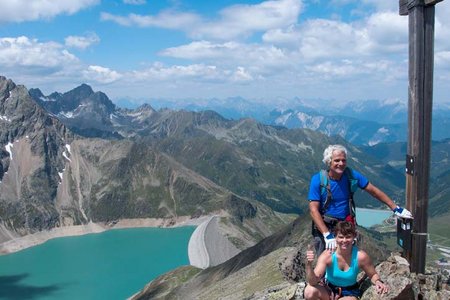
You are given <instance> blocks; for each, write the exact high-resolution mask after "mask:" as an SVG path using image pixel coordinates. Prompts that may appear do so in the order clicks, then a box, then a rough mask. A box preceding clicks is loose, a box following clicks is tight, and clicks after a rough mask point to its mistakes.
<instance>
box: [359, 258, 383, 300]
mask: <svg viewBox="0 0 450 300" xmlns="http://www.w3.org/2000/svg"><path fill="white" fill-rule="evenodd" d="M358 265H359V267H360V268H361V269H362V270H363V271H364V272H365V273H366V275H367V277H369V278H370V281H371V282H372V284H373V285H374V286H375V291H376V292H377V294H384V293H387V292H389V286H388V285H387V284H385V283H384V282H383V281H382V280H381V278H380V275H378V273H377V271H376V270H375V267H374V265H373V264H372V260H371V259H370V256H369V255H368V254H367V253H366V252H364V251H362V250H359V251H358Z"/></svg>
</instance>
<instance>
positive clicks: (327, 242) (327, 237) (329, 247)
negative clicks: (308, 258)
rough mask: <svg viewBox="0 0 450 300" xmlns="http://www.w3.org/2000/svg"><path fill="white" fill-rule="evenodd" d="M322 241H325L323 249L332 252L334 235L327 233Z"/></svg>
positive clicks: (334, 242)
mask: <svg viewBox="0 0 450 300" xmlns="http://www.w3.org/2000/svg"><path fill="white" fill-rule="evenodd" d="M323 239H324V240H325V249H327V250H334V249H335V248H336V238H335V237H334V234H332V233H330V232H329V231H327V232H325V233H324V234H323Z"/></svg>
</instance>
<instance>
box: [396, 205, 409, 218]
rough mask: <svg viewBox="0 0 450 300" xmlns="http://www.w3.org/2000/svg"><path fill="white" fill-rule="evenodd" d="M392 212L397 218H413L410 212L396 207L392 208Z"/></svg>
mask: <svg viewBox="0 0 450 300" xmlns="http://www.w3.org/2000/svg"><path fill="white" fill-rule="evenodd" d="M392 211H393V212H394V214H395V215H396V216H397V217H400V218H405V219H412V218H413V216H412V214H411V212H410V211H409V210H407V209H406V208H403V207H400V206H397V207H396V208H394V209H393V210H392Z"/></svg>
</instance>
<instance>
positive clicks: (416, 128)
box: [397, 0, 443, 274]
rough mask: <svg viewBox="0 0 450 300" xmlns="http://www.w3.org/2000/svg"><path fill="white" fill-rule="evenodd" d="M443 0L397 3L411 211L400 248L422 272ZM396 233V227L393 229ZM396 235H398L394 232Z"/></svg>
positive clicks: (412, 265)
mask: <svg viewBox="0 0 450 300" xmlns="http://www.w3.org/2000/svg"><path fill="white" fill-rule="evenodd" d="M441 1H443V0H400V2H399V8H400V10H399V11H400V15H402V16H405V15H408V19H409V25H408V28H409V68H408V74H409V76H408V77H409V87H408V152H407V155H406V173H407V175H406V205H407V208H408V209H410V210H411V212H412V214H413V216H414V220H413V221H412V231H411V236H410V237H411V239H410V241H408V245H404V246H403V248H404V250H405V257H406V259H407V260H408V261H409V263H410V265H411V271H412V272H415V273H422V274H423V273H425V262H426V247H427V240H428V182H429V177H430V153H431V115H432V107H433V63H434V13H435V5H436V3H438V2H441ZM397 230H398V231H399V227H397ZM397 234H399V232H397Z"/></svg>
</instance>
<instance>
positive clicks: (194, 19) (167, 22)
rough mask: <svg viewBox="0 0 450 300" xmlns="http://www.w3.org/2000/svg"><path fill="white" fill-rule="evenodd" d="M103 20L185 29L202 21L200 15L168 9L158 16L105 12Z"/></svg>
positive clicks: (121, 23) (140, 25)
mask: <svg viewBox="0 0 450 300" xmlns="http://www.w3.org/2000/svg"><path fill="white" fill-rule="evenodd" d="M100 19H101V20H102V21H113V22H116V23H117V24H120V25H122V26H138V27H160V28H167V29H180V30H184V29H186V28H190V27H192V26H194V27H195V26H198V25H197V24H199V23H201V21H200V17H199V16H198V15H195V14H191V13H182V12H175V11H171V10H166V11H163V12H161V13H160V14H159V15H156V16H142V15H137V14H129V15H128V16H126V17H122V16H117V15H113V14H110V13H106V12H103V13H101V15H100Z"/></svg>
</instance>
